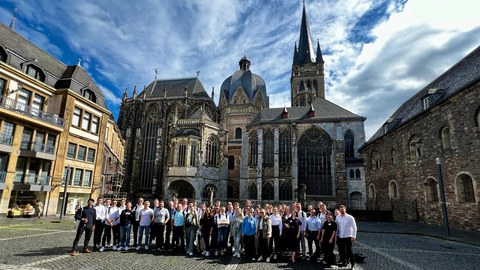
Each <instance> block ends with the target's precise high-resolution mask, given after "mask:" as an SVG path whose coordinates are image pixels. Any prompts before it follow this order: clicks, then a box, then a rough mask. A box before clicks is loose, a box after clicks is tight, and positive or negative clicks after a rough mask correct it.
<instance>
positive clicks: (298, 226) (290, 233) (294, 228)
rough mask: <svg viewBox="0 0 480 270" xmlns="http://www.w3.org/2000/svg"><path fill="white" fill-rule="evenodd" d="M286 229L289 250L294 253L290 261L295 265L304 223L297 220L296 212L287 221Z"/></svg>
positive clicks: (293, 211)
mask: <svg viewBox="0 0 480 270" xmlns="http://www.w3.org/2000/svg"><path fill="white" fill-rule="evenodd" d="M284 228H285V229H286V231H287V237H286V241H287V248H288V250H290V251H291V252H292V256H291V257H290V260H291V261H292V262H293V263H294V262H295V256H296V255H297V252H298V247H299V245H300V235H301V232H302V222H301V221H300V220H299V219H298V218H297V211H296V210H292V211H291V216H290V217H289V218H287V220H286V221H285V224H284Z"/></svg>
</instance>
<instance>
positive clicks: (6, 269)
mask: <svg viewBox="0 0 480 270" xmlns="http://www.w3.org/2000/svg"><path fill="white" fill-rule="evenodd" d="M12 269H15V270H44V268H33V267H28V266H26V267H25V266H22V265H12V264H0V270H12Z"/></svg>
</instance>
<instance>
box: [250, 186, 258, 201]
mask: <svg viewBox="0 0 480 270" xmlns="http://www.w3.org/2000/svg"><path fill="white" fill-rule="evenodd" d="M248 198H249V199H250V200H256V199H257V184H256V183H255V182H252V183H251V184H250V186H248Z"/></svg>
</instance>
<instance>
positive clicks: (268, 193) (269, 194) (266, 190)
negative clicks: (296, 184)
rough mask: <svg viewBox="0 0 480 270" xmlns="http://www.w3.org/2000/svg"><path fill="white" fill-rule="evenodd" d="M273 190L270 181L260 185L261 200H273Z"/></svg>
mask: <svg viewBox="0 0 480 270" xmlns="http://www.w3.org/2000/svg"><path fill="white" fill-rule="evenodd" d="M273 193H274V190H273V185H272V183H269V182H266V183H265V184H263V186H262V200H270V201H271V200H273V197H274V195H273Z"/></svg>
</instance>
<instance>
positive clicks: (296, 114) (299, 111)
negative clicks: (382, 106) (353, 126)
mask: <svg viewBox="0 0 480 270" xmlns="http://www.w3.org/2000/svg"><path fill="white" fill-rule="evenodd" d="M312 106H313V109H314V110H315V116H313V117H308V115H307V113H308V112H309V110H310V107H311V105H307V106H299V107H290V108H271V109H262V110H261V111H260V113H259V114H258V115H257V116H256V117H255V119H253V121H252V122H251V124H250V126H253V125H258V124H267V123H290V122H296V123H300V122H302V121H305V122H317V123H318V122H335V121H349V120H350V121H365V119H366V118H365V117H363V116H359V115H356V114H354V113H352V112H350V111H348V110H346V109H344V108H342V107H340V106H338V105H336V104H335V103H332V102H330V101H328V100H326V99H323V98H317V99H315V101H314V102H313V103H312ZM285 109H286V110H287V111H288V118H282V113H283V112H284V110H285Z"/></svg>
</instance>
